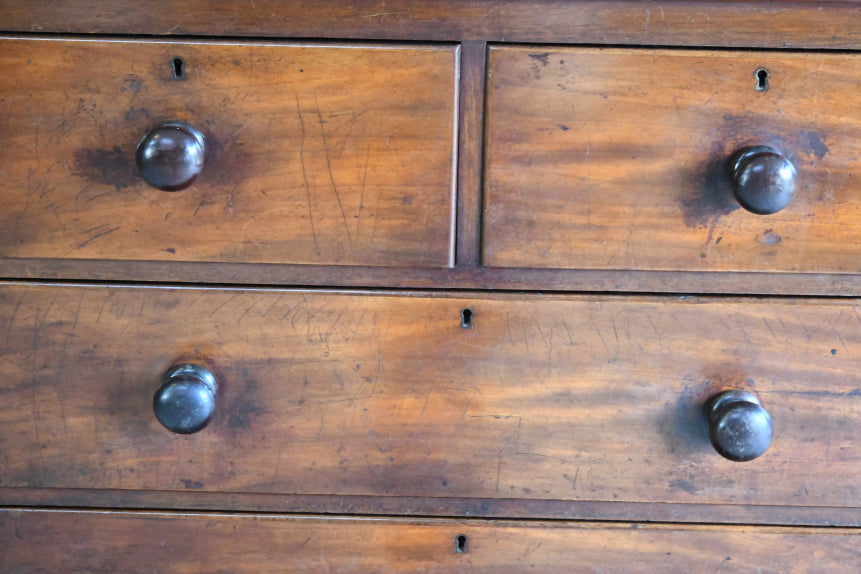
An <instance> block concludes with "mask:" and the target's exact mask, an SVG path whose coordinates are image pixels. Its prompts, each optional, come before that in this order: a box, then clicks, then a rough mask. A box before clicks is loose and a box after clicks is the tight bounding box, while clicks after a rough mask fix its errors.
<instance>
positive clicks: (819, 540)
mask: <svg viewBox="0 0 861 574" xmlns="http://www.w3.org/2000/svg"><path fill="white" fill-rule="evenodd" d="M0 533H2V535H3V539H4V540H5V541H6V542H5V544H4V571H5V572H8V573H9V574H17V573H22V574H23V573H27V574H31V573H34V572H59V571H63V572H83V571H86V572H128V573H134V572H141V573H143V572H153V571H158V572H176V573H177V574H182V573H192V572H201V571H204V570H207V571H209V570H208V569H211V568H212V566H213V557H214V556H217V557H218V558H217V567H218V572H230V573H231V574H239V573H242V572H248V573H252V572H253V573H254V574H257V573H260V572H284V571H291V572H294V571H302V572H445V573H449V572H476V571H478V572H486V571H493V572H511V573H514V572H518V573H519V572H574V573H577V572H605V571H612V572H617V571H620V572H621V571H624V572H644V573H645V572H648V573H651V572H657V571H660V572H704V571H712V570H715V571H718V572H754V571H769V572H788V573H803V572H825V571H827V572H847V573H849V572H857V570H858V568H859V567H861V531H859V530H856V529H851V530H849V529H846V530H827V529H791V528H785V529H778V528H763V527H760V528H755V527H723V528H718V527H715V526H701V527H678V526H675V527H672V526H658V525H641V524H612V523H611V524H594V523H593V524H590V523H581V524H577V523H570V522H568V523H566V522H556V523H541V522H493V521H486V522H485V521H469V522H466V521H453V520H427V519H426V520H395V519H364V520H357V519H352V520H345V519H341V518H337V517H332V518H315V517H301V516H299V517H277V516H265V515H262V516H261V515H250V516H248V515H246V516H225V515H219V514H157V513H149V512H147V513H101V512H80V511H78V512H76V511H44V510H34V511H27V510H2V511H0ZM457 536H465V537H466V547H465V552H462V553H458V552H456V550H455V548H456V542H455V539H456V537H457ZM40 548H52V549H54V550H55V551H54V552H44V551H39V550H38V549H40Z"/></svg>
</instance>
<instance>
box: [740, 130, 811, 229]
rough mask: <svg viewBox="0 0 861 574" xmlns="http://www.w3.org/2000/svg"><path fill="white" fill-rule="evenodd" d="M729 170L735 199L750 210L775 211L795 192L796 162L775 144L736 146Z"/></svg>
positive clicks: (790, 198)
mask: <svg viewBox="0 0 861 574" xmlns="http://www.w3.org/2000/svg"><path fill="white" fill-rule="evenodd" d="M730 171H731V172H732V173H731V176H732V185H733V193H734V194H735V198H736V200H737V201H738V203H739V205H741V206H742V207H743V208H745V209H746V210H748V211H750V212H752V213H756V214H758V215H769V214H772V213H777V212H778V211H780V210H781V209H783V208H784V207H786V206H787V205H789V202H790V201H792V197H793V196H794V195H795V188H796V172H795V166H794V165H793V164H792V162H791V161H789V159H788V158H787V157H786V156H784V155H783V154H781V153H780V152H779V151H777V150H776V149H774V148H770V147H767V146H754V147H748V148H744V149H742V150H739V151H738V152H737V153H736V154H734V155H733V158H732V160H731V161H730Z"/></svg>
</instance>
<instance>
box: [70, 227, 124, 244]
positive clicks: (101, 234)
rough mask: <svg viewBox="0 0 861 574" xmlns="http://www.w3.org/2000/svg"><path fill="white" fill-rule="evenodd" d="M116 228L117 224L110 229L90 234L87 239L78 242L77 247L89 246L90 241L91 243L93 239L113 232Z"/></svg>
mask: <svg viewBox="0 0 861 574" xmlns="http://www.w3.org/2000/svg"><path fill="white" fill-rule="evenodd" d="M118 229H119V226H117V227H113V228H111V229H106V230H105V231H100V232H99V233H96V234H95V235H93V236H91V237H90V238H89V239H87V240H86V241H84V242H83V243H81V244H79V245H78V249H84V248H85V247H87V246H89V245H90V243H92V242H93V241H96V240H97V239H101V238H102V237H104V236H106V235H110V234H111V233H113V232H114V231H117V230H118Z"/></svg>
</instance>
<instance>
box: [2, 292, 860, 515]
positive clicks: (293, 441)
mask: <svg viewBox="0 0 861 574" xmlns="http://www.w3.org/2000/svg"><path fill="white" fill-rule="evenodd" d="M465 309H468V310H469V311H468V312H466V315H468V316H467V319H468V320H469V323H468V325H469V328H465V327H463V326H462V325H463V322H464V310H465ZM859 326H861V320H860V319H859V305H858V304H857V303H856V302H855V301H848V300H847V301H839V300H819V301H817V300H809V301H804V300H780V299H776V300H767V299H765V300H723V299H696V298H687V299H679V298H624V297H609V296H601V297H576V296H543V297H541V296H523V295H520V296H515V295H511V296H503V295H498V296H491V295H487V296H477V295H476V296H446V295H434V294H421V293H415V294H384V293H358V292H354V293H338V292H311V291H274V290H272V291H269V290H233V289H192V288H136V287H98V286H92V287H86V286H55V285H20V284H6V285H5V286H3V287H2V289H0V332H2V333H3V335H2V345H0V372H2V383H0V445H2V457H0V486H3V487H17V488H28V487H50V488H75V489H126V490H147V491H170V490H174V491H175V490H181V491H192V492H235V493H270V494H297V495H371V496H373V495H386V496H417V497H454V498H458V497H471V498H477V499H507V498H522V499H532V500H567V501H609V502H612V501H628V502H649V503H650V502H668V503H703V504H745V505H792V506H811V507H815V506H819V507H850V508H851V507H859V506H861V491H859V489H858V484H857V479H858V476H859V474H861V452H859V445H861V427H859V425H858V424H857V422H858V418H859V415H861V389H859V387H861V385H859V381H858V376H857V373H859V372H861V347H859V345H861V330H860V329H859ZM177 364H197V365H201V366H205V367H207V368H208V369H209V370H210V371H211V372H212V373H213V374H214V376H215V379H216V380H217V383H218V391H217V394H216V398H215V414H214V417H213V418H212V420H211V422H210V423H209V425H208V426H207V427H205V428H203V430H200V431H199V432H196V433H193V434H186V435H183V434H174V433H172V432H170V431H168V430H167V429H166V428H164V427H163V426H162V425H161V424H160V423H159V421H158V420H157V419H156V417H155V415H154V414H153V397H154V395H155V393H156V391H157V390H158V389H159V388H160V386H161V385H162V378H163V376H164V374H165V373H166V372H167V371H168V370H169V369H170V368H171V367H172V366H173V365H177ZM732 388H735V389H747V390H749V391H752V392H753V393H755V394H756V395H757V396H758V397H759V399H760V400H761V401H762V403H763V406H764V407H765V409H766V410H767V412H768V413H770V416H771V418H772V421H773V426H774V438H773V442H772V444H771V447H770V448H769V449H768V450H767V451H766V452H765V454H764V455H763V456H761V457H759V458H757V459H755V460H752V461H749V462H743V463H740V462H731V461H729V460H726V459H724V458H723V457H721V456H720V455H718V454H717V453H716V451H715V450H714V449H713V448H712V446H711V444H710V442H709V427H708V423H707V422H706V418H705V414H704V404H705V403H706V401H707V400H708V399H709V398H711V397H713V396H715V395H716V394H718V393H719V392H722V391H724V390H726V389H732ZM0 496H2V489H0ZM0 503H2V498H0ZM454 512H460V510H455V509H452V513H454Z"/></svg>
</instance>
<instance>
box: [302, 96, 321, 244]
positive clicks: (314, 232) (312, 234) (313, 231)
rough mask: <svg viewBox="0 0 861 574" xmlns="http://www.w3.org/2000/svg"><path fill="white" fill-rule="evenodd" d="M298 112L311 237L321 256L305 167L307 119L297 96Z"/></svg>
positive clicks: (303, 176)
mask: <svg viewBox="0 0 861 574" xmlns="http://www.w3.org/2000/svg"><path fill="white" fill-rule="evenodd" d="M296 112H297V114H298V115H299V125H300V127H301V129H302V139H300V140H299V162H300V163H301V164H302V179H303V180H304V182H305V194H306V195H307V196H308V222H309V223H310V224H311V237H313V238H314V249H315V251H317V254H319V253H320V244H319V243H318V242H317V230H316V228H315V227H314V211H313V208H312V207H311V186H310V185H309V184H308V168H307V167H306V166H305V119H304V118H303V117H302V108H301V107H300V105H299V96H296Z"/></svg>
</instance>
